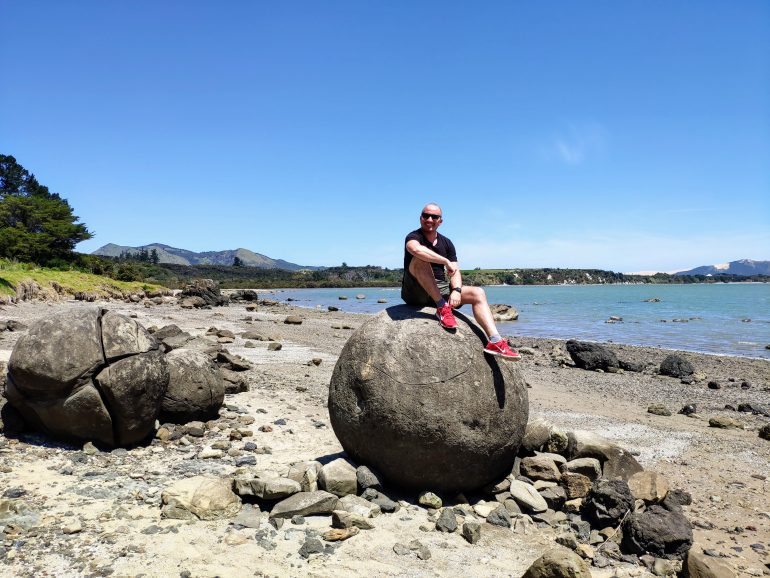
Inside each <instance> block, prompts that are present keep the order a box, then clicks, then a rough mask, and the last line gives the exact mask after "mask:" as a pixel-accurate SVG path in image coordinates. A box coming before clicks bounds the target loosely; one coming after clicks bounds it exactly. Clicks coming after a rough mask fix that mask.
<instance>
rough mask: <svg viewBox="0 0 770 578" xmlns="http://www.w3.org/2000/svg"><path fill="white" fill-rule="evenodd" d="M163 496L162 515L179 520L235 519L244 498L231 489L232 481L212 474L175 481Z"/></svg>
mask: <svg viewBox="0 0 770 578" xmlns="http://www.w3.org/2000/svg"><path fill="white" fill-rule="evenodd" d="M161 499H162V500H163V510H162V512H161V515H162V516H163V517H164V518H173V519H178V520H196V519H199V520H219V519H221V518H232V517H233V516H235V515H236V514H237V513H238V512H239V511H240V509H241V500H240V498H238V496H236V495H235V494H234V493H233V491H232V490H231V489H230V481H229V480H227V479H220V478H214V477H209V476H194V477H192V478H186V479H183V480H180V481H178V482H175V483H174V484H172V485H171V486H169V487H168V488H166V489H165V490H164V491H163V493H162V495H161Z"/></svg>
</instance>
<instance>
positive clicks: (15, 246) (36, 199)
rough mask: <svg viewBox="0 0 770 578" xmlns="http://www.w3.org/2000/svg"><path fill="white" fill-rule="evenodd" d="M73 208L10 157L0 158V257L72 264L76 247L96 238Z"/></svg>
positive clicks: (43, 262) (34, 261)
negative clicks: (93, 237)
mask: <svg viewBox="0 0 770 578" xmlns="http://www.w3.org/2000/svg"><path fill="white" fill-rule="evenodd" d="M77 221H78V217H76V216H75V215H73V214H72V207H70V205H69V203H68V202H67V201H66V199H62V198H61V197H60V196H59V195H58V194H57V193H51V192H50V191H49V190H48V187H45V186H43V185H41V184H40V183H38V181H37V179H36V178H35V175H33V174H31V173H29V172H28V171H27V170H26V169H25V168H24V167H22V166H21V165H20V164H19V163H17V162H16V159H15V158H13V157H12V156H10V155H0V257H6V258H9V259H17V260H19V261H27V262H32V263H38V264H41V265H42V264H45V263H47V262H49V261H52V260H54V259H57V260H58V259H61V260H64V261H72V260H73V258H74V252H73V251H74V248H75V245H76V244H77V243H79V242H80V241H85V240H86V239H90V238H91V237H92V236H93V235H92V234H91V233H90V232H89V231H88V229H87V228H86V226H85V225H84V224H82V223H78V222H77Z"/></svg>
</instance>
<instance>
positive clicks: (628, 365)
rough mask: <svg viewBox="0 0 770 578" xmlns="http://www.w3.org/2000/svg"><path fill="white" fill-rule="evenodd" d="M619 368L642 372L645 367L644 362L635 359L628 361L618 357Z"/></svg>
mask: <svg viewBox="0 0 770 578" xmlns="http://www.w3.org/2000/svg"><path fill="white" fill-rule="evenodd" d="M618 364H619V365H620V369H622V370H623V371H633V372H634V373H642V372H643V371H644V368H645V364H644V363H637V362H635V361H628V360H624V359H618Z"/></svg>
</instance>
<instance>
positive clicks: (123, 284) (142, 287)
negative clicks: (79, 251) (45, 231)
mask: <svg viewBox="0 0 770 578" xmlns="http://www.w3.org/2000/svg"><path fill="white" fill-rule="evenodd" d="M30 282H34V283H37V285H39V286H40V287H41V288H42V289H44V290H51V291H55V292H56V293H59V294H62V293H64V294H69V295H74V294H75V293H95V294H97V295H99V296H103V297H108V296H114V295H115V294H116V293H124V294H126V293H137V292H141V291H156V290H163V289H164V287H161V286H160V285H155V284H151V283H145V282H140V281H116V280H115V279H110V278H109V277H102V276H101V275H94V274H92V273H83V272H81V271H59V270H57V269H48V268H45V267H38V266H37V265H31V264H28V263H13V262H10V261H6V260H4V259H0V295H5V296H15V295H16V294H17V288H18V287H19V286H21V285H23V284H25V283H26V284H29V283H30ZM57 287H58V288H57Z"/></svg>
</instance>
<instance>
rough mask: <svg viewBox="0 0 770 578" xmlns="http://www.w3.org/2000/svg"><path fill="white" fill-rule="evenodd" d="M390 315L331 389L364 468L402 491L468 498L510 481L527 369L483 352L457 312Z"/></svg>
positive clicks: (335, 418) (480, 340) (349, 349)
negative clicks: (447, 320)
mask: <svg viewBox="0 0 770 578" xmlns="http://www.w3.org/2000/svg"><path fill="white" fill-rule="evenodd" d="M456 315H457V320H458V327H457V330H456V331H455V332H448V331H446V330H445V329H442V328H441V326H440V325H439V324H438V322H436V319H435V315H434V309H432V308H425V309H418V308H415V307H410V306H406V305H401V306H395V307H390V308H388V309H386V310H384V311H382V312H381V313H379V314H378V315H376V316H374V317H373V318H372V319H370V320H369V321H367V322H366V323H364V324H363V325H362V326H361V327H360V328H359V329H358V330H357V331H356V332H355V333H353V335H352V336H351V337H350V339H349V340H348V342H347V344H346V345H345V347H344V349H343V350H342V353H341V355H340V357H339V360H338V361H337V365H336V366H335V368H334V372H333V374H332V379H331V384H330V387H329V414H330V418H331V424H332V427H333V428H334V432H335V434H336V435H337V438H338V439H339V441H340V443H341V444H342V447H343V448H344V449H345V451H346V452H347V453H348V455H349V456H350V457H351V458H352V459H353V460H354V461H355V462H357V463H359V464H365V465H367V466H370V467H372V468H374V469H376V470H377V471H379V472H380V473H381V474H382V475H383V477H385V478H386V479H387V480H388V481H389V482H390V483H392V484H394V485H398V486H401V487H405V488H409V489H415V490H425V489H426V488H429V489H431V490H434V491H445V492H459V491H468V490H473V489H476V488H481V487H483V486H485V485H486V484H488V483H491V482H494V481H497V480H499V479H500V478H502V477H504V476H505V475H506V474H508V473H510V471H511V468H512V466H513V461H514V458H515V457H516V452H517V450H518V448H519V445H520V443H521V441H522V438H523V436H524V430H525V427H526V425H527V417H528V411H529V406H528V398H527V391H526V387H525V384H524V380H523V378H522V377H521V374H520V373H519V371H518V369H516V368H515V367H514V366H513V365H512V364H510V363H506V362H504V361H500V362H498V361H497V359H496V358H492V357H487V356H485V355H484V353H483V349H484V344H485V342H486V339H485V337H484V334H483V332H482V331H481V329H479V328H478V326H476V325H475V324H474V323H473V322H472V321H470V320H469V319H468V318H467V317H465V316H464V315H463V314H462V313H457V314H456Z"/></svg>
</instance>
